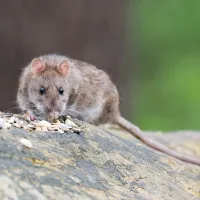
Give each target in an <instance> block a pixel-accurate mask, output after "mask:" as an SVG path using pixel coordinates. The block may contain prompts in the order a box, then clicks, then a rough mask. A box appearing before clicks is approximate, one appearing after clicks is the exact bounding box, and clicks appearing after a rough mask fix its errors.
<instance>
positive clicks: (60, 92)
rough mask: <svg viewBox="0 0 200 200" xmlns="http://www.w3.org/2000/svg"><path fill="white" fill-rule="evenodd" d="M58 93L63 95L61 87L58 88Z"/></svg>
mask: <svg viewBox="0 0 200 200" xmlns="http://www.w3.org/2000/svg"><path fill="white" fill-rule="evenodd" d="M58 91H59V94H61V95H63V93H64V90H63V89H62V88H61V87H60V88H59V90H58Z"/></svg>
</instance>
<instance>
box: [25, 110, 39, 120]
mask: <svg viewBox="0 0 200 200" xmlns="http://www.w3.org/2000/svg"><path fill="white" fill-rule="evenodd" d="M25 117H26V118H27V119H28V120H30V121H34V120H36V117H35V116H34V115H32V114H30V113H29V112H26V113H25Z"/></svg>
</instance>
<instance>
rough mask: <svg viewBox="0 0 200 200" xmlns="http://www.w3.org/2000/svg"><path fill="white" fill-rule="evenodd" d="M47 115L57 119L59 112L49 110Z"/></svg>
mask: <svg viewBox="0 0 200 200" xmlns="http://www.w3.org/2000/svg"><path fill="white" fill-rule="evenodd" d="M49 117H50V119H57V118H58V117H59V112H56V111H54V112H50V113H49Z"/></svg>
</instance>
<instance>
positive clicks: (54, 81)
mask: <svg viewBox="0 0 200 200" xmlns="http://www.w3.org/2000/svg"><path fill="white" fill-rule="evenodd" d="M40 61H41V63H42V68H41V69H44V70H43V71H42V72H40V73H38V74H36V75H35V74H33V73H32V72H31V67H32V65H31V64H29V65H28V66H27V67H26V68H25V69H24V70H23V72H22V75H21V78H20V83H19V89H18V95H17V99H18V104H19V106H20V108H21V109H22V110H27V111H28V112H29V113H30V114H32V115H35V116H36V117H41V118H49V117H51V116H52V113H53V116H56V115H58V116H59V115H71V116H72V117H76V118H79V119H81V120H83V121H86V122H89V123H93V124H97V125H98V124H103V123H108V122H112V123H117V124H118V125H120V126H121V127H123V128H124V129H126V130H128V131H129V132H130V133H131V134H132V135H134V136H135V137H137V138H138V139H139V140H141V141H142V142H144V143H145V144H147V145H148V146H150V147H152V148H154V149H156V150H158V151H161V152H163V153H166V154H168V155H171V156H173V157H175V158H178V159H180V160H183V161H186V162H190V163H193V164H197V165H200V160H199V159H197V158H193V157H191V156H190V157H188V156H184V155H181V154H179V153H177V152H175V151H173V150H170V149H168V148H167V147H165V146H163V145H162V144H160V143H157V142H156V141H153V140H152V139H151V138H148V137H147V136H145V135H144V134H143V133H142V131H141V130H140V129H139V128H138V127H137V126H135V125H133V124H132V123H130V122H128V121H127V120H125V119H124V118H122V117H121V116H120V112H119V95H118V92H117V89H116V87H115V86H114V84H113V83H112V82H111V80H110V78H109V77H108V75H107V74H106V73H105V72H104V71H102V70H99V69H97V68H96V67H94V66H92V65H90V64H88V63H85V62H81V61H77V60H73V59H71V58H68V57H65V56H59V55H46V56H41V57H39V62H40ZM63 61H65V62H67V64H69V67H70V70H69V73H67V75H66V74H62V72H63V71H64V72H65V70H58V67H59V66H60V65H61V63H62V62H63ZM37 62H38V60H37ZM40 87H45V88H46V93H45V94H44V95H41V94H40V93H39V90H40ZM60 87H62V88H63V90H64V94H63V95H60V94H59V92H58V90H59V88H60ZM54 114H55V115H54Z"/></svg>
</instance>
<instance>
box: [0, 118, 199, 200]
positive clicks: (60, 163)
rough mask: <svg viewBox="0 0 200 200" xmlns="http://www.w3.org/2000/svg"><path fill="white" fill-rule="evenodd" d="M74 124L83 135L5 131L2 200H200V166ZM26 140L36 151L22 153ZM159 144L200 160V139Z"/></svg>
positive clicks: (0, 157) (0, 148) (175, 137)
mask: <svg viewBox="0 0 200 200" xmlns="http://www.w3.org/2000/svg"><path fill="white" fill-rule="evenodd" d="M75 123H78V124H79V125H80V126H81V133H80V134H79V135H78V134H75V133H72V132H67V133H59V132H46V133H45V132H44V131H41V132H38V131H31V132H29V131H27V130H24V129H19V128H11V129H9V130H4V129H2V130H0V172H1V173H0V199H2V200H4V199H13V200H14V199H34V200H35V199H36V200H45V199H48V200H54V199H56V200H63V199H66V200H107V199H109V200H118V199H119V200H121V199H123V200H130V199H136V200H148V199H149V200H150V199H152V200H198V199H200V191H199V188H200V187H199V186H200V167H199V166H196V165H192V164H188V163H184V162H181V161H179V160H176V159H174V158H172V157H169V156H167V155H164V154H162V153H159V152H157V151H154V150H152V149H150V148H148V147H146V146H145V145H143V144H141V143H140V142H139V141H138V140H136V139H134V138H133V137H130V135H127V134H126V133H125V132H124V131H121V132H120V133H119V134H118V133H115V130H114V131H113V130H110V129H109V130H108V131H105V130H103V129H101V128H100V127H96V126H92V125H89V124H86V123H83V122H79V121H76V122H75ZM82 127H83V128H82ZM84 130H88V132H86V131H84ZM111 132H112V133H113V134H111ZM122 133H123V134H122ZM116 134H118V136H117V135H116ZM120 134H121V135H122V136H123V137H124V138H122V137H121V135H120ZM154 135H155V134H154ZM152 136H153V135H152ZM22 138H23V139H25V138H26V140H28V141H31V144H32V143H33V144H34V148H19V140H20V139H22ZM127 138H128V139H127ZM155 138H156V139H157V140H160V141H162V142H163V143H165V144H166V145H168V146H170V147H171V148H174V149H178V150H179V151H182V152H183V153H187V154H190V153H192V154H195V153H196V154H197V155H200V149H199V148H200V147H199V146H200V145H199V141H200V133H195V132H190V133H189V134H188V132H183V133H177V134H175V133H173V134H165V135H164V134H159V135H156V136H155ZM179 142H180V143H179ZM22 143H23V142H22ZM174 144H176V145H175V146H174ZM189 144H190V145H189ZM25 146H26V145H25Z"/></svg>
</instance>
